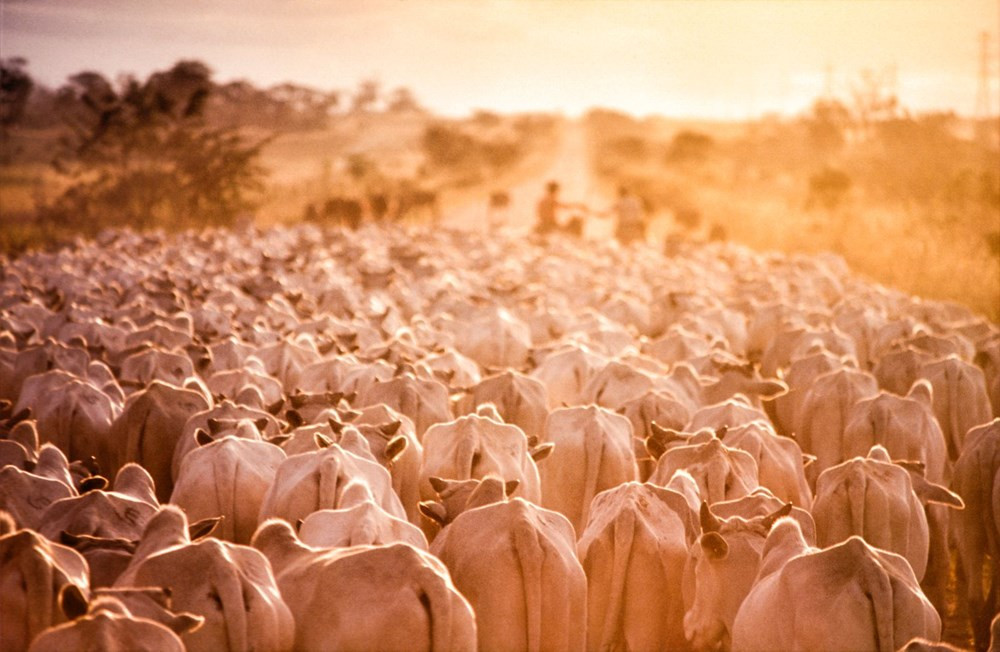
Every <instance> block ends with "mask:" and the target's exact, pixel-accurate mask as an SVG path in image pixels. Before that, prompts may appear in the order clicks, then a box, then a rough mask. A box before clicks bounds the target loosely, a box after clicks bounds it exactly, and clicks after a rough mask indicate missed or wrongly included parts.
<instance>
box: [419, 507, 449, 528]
mask: <svg viewBox="0 0 1000 652" xmlns="http://www.w3.org/2000/svg"><path fill="white" fill-rule="evenodd" d="M417 509H418V510H420V513H421V514H423V515H424V516H425V517H427V519H428V520H430V521H433V522H435V523H437V524H438V525H440V526H441V527H444V525H445V520H446V518H447V514H446V513H445V508H444V505H442V504H441V503H436V502H434V501H433V500H421V501H420V502H419V503H418V504H417Z"/></svg>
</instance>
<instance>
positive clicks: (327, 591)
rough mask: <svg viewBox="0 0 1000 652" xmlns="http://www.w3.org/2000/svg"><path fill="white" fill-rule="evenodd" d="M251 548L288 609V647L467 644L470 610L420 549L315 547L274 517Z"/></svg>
mask: <svg viewBox="0 0 1000 652" xmlns="http://www.w3.org/2000/svg"><path fill="white" fill-rule="evenodd" d="M253 545H254V547H256V548H257V549H259V550H261V551H262V552H263V553H264V554H265V555H266V556H267V558H268V559H269V560H270V562H271V566H272V567H273V568H274V572H275V575H276V577H277V582H278V587H279V588H280V589H281V594H282V596H283V598H284V600H285V601H286V602H287V604H288V605H289V606H290V607H291V609H292V614H293V616H294V617H295V648H296V649H300V650H364V649H389V650H391V649H400V650H402V649H406V650H452V649H455V650H470V649H473V648H474V647H475V644H476V620H475V617H474V616H473V612H472V608H471V607H470V606H469V603H468V602H467V601H466V600H465V599H464V598H463V597H462V595H461V594H459V592H458V591H457V590H456V589H455V586H454V585H453V584H452V582H451V579H450V578H449V575H448V571H447V570H446V569H445V567H444V564H442V563H441V562H440V561H439V560H438V559H436V558H434V557H432V556H431V555H430V554H429V553H427V552H424V551H422V550H418V549H417V548H414V547H412V546H409V545H406V544H402V543H395V544H391V545H385V546H368V545H359V546H352V547H349V548H343V549H336V550H320V549H317V548H312V547H310V546H307V545H304V544H303V543H301V542H300V541H299V540H298V539H297V538H296V537H295V533H294V531H293V530H292V528H291V527H290V526H289V525H288V523H285V522H284V521H280V520H272V521H268V522H266V523H264V524H263V525H262V526H261V527H260V529H259V530H258V531H257V534H255V535H254V539H253ZM331 589H333V590H331Z"/></svg>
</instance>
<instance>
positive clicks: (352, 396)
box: [343, 392, 358, 404]
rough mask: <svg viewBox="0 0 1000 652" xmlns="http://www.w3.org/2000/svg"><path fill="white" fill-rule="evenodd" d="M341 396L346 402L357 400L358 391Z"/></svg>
mask: <svg viewBox="0 0 1000 652" xmlns="http://www.w3.org/2000/svg"><path fill="white" fill-rule="evenodd" d="M343 398H344V400H345V401H347V403H348V404H351V403H353V402H354V401H355V400H357V398H358V393H357V392H351V393H350V394H344V396H343Z"/></svg>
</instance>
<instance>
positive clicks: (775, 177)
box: [586, 76, 1000, 320]
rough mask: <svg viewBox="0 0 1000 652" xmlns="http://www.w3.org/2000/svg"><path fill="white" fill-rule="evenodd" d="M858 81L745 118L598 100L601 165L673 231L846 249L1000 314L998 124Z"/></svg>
mask: <svg viewBox="0 0 1000 652" xmlns="http://www.w3.org/2000/svg"><path fill="white" fill-rule="evenodd" d="M858 88H859V90H858V91H857V92H856V93H855V96H854V97H853V98H852V99H851V100H844V101H841V100H838V99H836V98H822V99H819V100H817V101H816V102H815V103H814V104H813V106H812V107H811V109H810V110H809V111H808V112H807V113H806V114H805V115H802V116H798V117H796V118H791V119H781V118H777V117H769V118H764V119H761V120H757V121H755V122H751V123H747V124H742V125H735V124H729V123H717V124H712V123H702V124H693V123H677V122H671V121H667V120H663V119H658V118H647V119H637V118H634V117H632V116H628V115H625V114H621V113H615V112H607V111H594V112H591V113H590V114H589V115H588V116H586V125H587V128H588V133H589V134H590V138H591V159H592V165H593V168H594V170H595V173H596V174H597V176H598V178H599V179H601V181H602V182H604V183H606V184H608V186H609V187H610V186H614V185H618V184H622V183H624V184H627V185H630V186H632V187H633V189H634V190H635V191H636V192H637V193H638V194H640V195H641V196H642V197H643V198H644V199H645V201H646V203H647V206H648V208H649V209H650V210H651V212H652V213H653V214H654V215H658V216H659V218H660V219H659V220H658V224H659V230H658V231H657V230H654V232H656V233H659V234H661V235H663V234H664V233H666V232H667V231H671V230H674V229H677V230H679V231H680V232H682V233H686V234H687V235H688V236H689V237H695V238H729V239H732V240H735V241H739V242H742V243H745V244H747V245H749V246H751V247H754V248H757V249H762V250H779V251H785V252H807V253H809V252H816V251H822V250H831V251H835V252H837V253H839V254H840V255H842V256H843V257H844V259H845V260H846V261H847V263H848V264H849V265H850V266H851V267H852V268H853V269H855V270H856V271H858V272H860V273H862V274H865V275H867V276H869V277H871V278H872V279H874V280H876V281H878V282H881V283H883V284H886V285H890V286H893V287H897V288H900V289H902V290H905V291H907V292H910V293H913V294H917V295H919V296H924V297H928V298H933V299H941V300H952V301H956V302H960V303H963V304H966V305H968V306H970V307H972V308H974V309H976V310H977V311H979V312H981V313H983V314H986V315H988V316H989V317H990V318H991V319H993V320H1000V146H998V143H1000V134H998V132H997V123H996V122H995V121H990V122H982V123H978V124H977V123H974V122H971V121H968V120H962V119H959V118H958V117H957V116H955V115H954V114H929V115H913V114H911V113H909V112H908V111H906V110H905V109H903V108H902V107H900V106H899V105H898V103H897V102H896V100H895V98H894V97H892V96H891V95H888V94H886V93H885V92H884V91H883V90H881V89H880V88H879V87H878V85H877V84H876V83H874V81H873V78H872V77H870V76H869V77H865V78H862V80H861V81H860V82H859V87H858Z"/></svg>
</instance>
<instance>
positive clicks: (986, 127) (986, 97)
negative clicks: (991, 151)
mask: <svg viewBox="0 0 1000 652" xmlns="http://www.w3.org/2000/svg"><path fill="white" fill-rule="evenodd" d="M990 50H991V48H990V34H989V32H985V31H984V32H980V34H979V84H978V87H977V89H976V109H975V113H974V114H973V118H974V120H975V124H976V132H977V133H976V135H977V137H978V138H979V139H980V140H982V141H988V140H989V139H990V138H991V133H992V132H993V128H992V127H993V126H994V125H990V118H991V117H992V111H993V106H992V104H993V102H992V101H991V97H990V95H991V93H990V78H991V77H992V74H991V73H992V70H991V69H992V67H993V66H992V65H991V64H992V61H993V60H992V58H991V57H990ZM995 126H1000V125H995Z"/></svg>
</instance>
